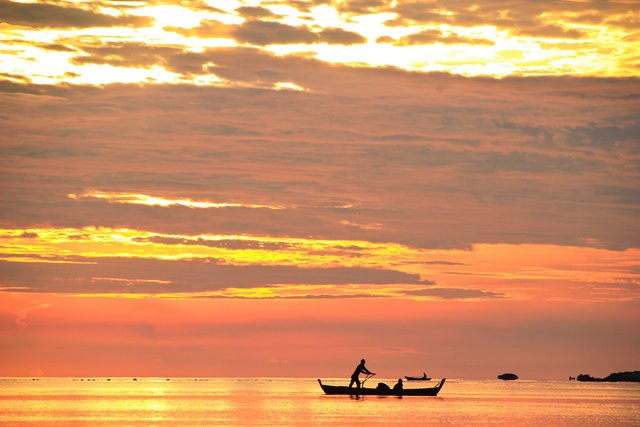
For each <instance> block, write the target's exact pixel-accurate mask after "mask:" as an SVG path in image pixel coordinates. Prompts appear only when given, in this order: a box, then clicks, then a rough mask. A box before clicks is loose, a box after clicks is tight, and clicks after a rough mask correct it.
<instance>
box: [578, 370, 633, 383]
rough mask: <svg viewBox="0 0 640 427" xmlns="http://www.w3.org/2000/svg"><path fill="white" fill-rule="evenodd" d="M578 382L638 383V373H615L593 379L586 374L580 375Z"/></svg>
mask: <svg viewBox="0 0 640 427" xmlns="http://www.w3.org/2000/svg"><path fill="white" fill-rule="evenodd" d="M576 379H577V380H578V381H585V382H623V381H626V382H636V383H637V382H640V371H632V372H615V373H613V374H609V375H608V376H606V377H605V378H595V377H592V376H591V375H588V374H580V375H578V378H576Z"/></svg>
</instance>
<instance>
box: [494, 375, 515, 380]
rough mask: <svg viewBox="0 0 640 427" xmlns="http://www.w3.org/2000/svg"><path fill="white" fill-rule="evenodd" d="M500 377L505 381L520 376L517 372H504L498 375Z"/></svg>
mask: <svg viewBox="0 0 640 427" xmlns="http://www.w3.org/2000/svg"><path fill="white" fill-rule="evenodd" d="M498 379H499V380H504V381H513V380H517V379H518V376H517V375H516V374H502V375H498Z"/></svg>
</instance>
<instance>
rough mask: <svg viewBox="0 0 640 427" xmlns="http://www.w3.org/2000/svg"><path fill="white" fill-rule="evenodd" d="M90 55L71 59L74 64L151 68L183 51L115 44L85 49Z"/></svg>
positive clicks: (170, 48)
mask: <svg viewBox="0 0 640 427" xmlns="http://www.w3.org/2000/svg"><path fill="white" fill-rule="evenodd" d="M82 50H83V51H84V52H85V53H87V54H88V55H78V56H76V57H74V58H72V59H71V62H72V63H74V64H78V65H82V64H109V65H113V66H116V67H134V68H150V67H152V66H154V65H160V64H163V63H164V61H165V58H166V57H170V56H172V55H178V54H181V53H182V50H180V49H176V48H172V47H163V46H149V45H143V44H138V43H127V42H115V43H106V44H103V45H98V46H87V47H83V48H82Z"/></svg>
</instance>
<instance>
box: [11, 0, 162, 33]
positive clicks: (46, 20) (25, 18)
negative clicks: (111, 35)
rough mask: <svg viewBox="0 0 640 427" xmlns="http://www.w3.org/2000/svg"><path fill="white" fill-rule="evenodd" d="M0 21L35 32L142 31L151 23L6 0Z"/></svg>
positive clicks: (128, 16)
mask: <svg viewBox="0 0 640 427" xmlns="http://www.w3.org/2000/svg"><path fill="white" fill-rule="evenodd" d="M0 20H1V21H2V22H4V23H7V24H12V25H26V26H31V27H39V28H90V27H146V26H150V25H152V23H153V19H152V18H148V17H143V16H134V15H120V16H111V15H106V14H102V13H98V12H94V11H92V10H86V9H80V8H75V7H66V6H57V5H55V4H46V3H45V4H39V3H17V2H13V1H8V0H0Z"/></svg>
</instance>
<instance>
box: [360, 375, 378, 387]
mask: <svg viewBox="0 0 640 427" xmlns="http://www.w3.org/2000/svg"><path fill="white" fill-rule="evenodd" d="M374 375H375V374H367V375H366V376H365V377H364V379H363V380H362V383H360V387H364V383H365V382H366V381H367V380H368V379H369V378H371V377H372V376H374Z"/></svg>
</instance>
